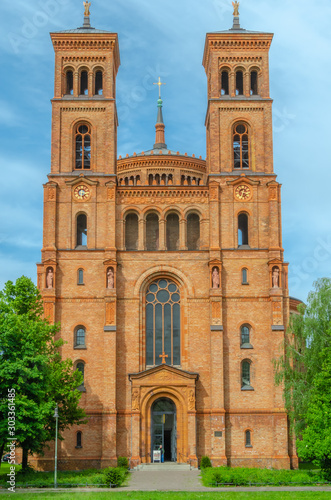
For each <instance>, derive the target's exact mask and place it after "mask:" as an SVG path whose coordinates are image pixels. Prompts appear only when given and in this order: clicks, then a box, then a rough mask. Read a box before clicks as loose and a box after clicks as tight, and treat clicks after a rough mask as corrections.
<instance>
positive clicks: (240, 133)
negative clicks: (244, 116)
mask: <svg viewBox="0 0 331 500" xmlns="http://www.w3.org/2000/svg"><path fill="white" fill-rule="evenodd" d="M233 159H234V164H233V166H234V168H249V141H248V127H247V125H246V123H237V124H236V125H235V126H234V130H233Z"/></svg>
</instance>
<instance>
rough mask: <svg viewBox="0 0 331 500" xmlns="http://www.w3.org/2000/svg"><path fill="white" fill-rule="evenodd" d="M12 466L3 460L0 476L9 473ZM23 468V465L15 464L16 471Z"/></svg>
mask: <svg viewBox="0 0 331 500" xmlns="http://www.w3.org/2000/svg"><path fill="white" fill-rule="evenodd" d="M10 467H12V465H9V464H7V462H2V463H1V467H0V476H5V475H6V474H8V472H9V469H10ZM21 468H22V466H21V465H15V469H16V472H18V471H19V470H21Z"/></svg>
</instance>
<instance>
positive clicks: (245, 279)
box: [241, 267, 248, 285]
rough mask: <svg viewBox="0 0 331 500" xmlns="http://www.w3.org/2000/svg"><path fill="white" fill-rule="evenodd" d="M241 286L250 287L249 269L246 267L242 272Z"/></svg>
mask: <svg viewBox="0 0 331 500" xmlns="http://www.w3.org/2000/svg"><path fill="white" fill-rule="evenodd" d="M241 284H242V285H248V269H247V268H246V267H244V268H243V269H242V270H241Z"/></svg>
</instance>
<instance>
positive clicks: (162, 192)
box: [117, 186, 209, 204]
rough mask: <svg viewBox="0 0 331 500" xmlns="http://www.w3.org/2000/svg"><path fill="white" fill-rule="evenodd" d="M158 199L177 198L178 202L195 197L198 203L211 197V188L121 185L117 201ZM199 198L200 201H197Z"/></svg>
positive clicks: (132, 201) (166, 200) (141, 201)
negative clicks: (128, 186) (129, 186)
mask: <svg viewBox="0 0 331 500" xmlns="http://www.w3.org/2000/svg"><path fill="white" fill-rule="evenodd" d="M155 199H157V200H158V203H161V202H162V201H163V202H164V203H168V202H169V201H170V200H176V201H177V202H185V203H186V202H187V201H188V200H191V199H195V201H196V202H197V203H198V202H199V201H200V202H201V203H206V202H207V201H208V199H209V189H208V188H207V187H202V186H197V188H196V189H195V188H192V187H191V186H190V187H183V188H180V187H174V188H171V187H167V186H165V187H164V188H160V186H157V187H155V188H153V187H151V186H148V187H146V188H141V187H131V188H130V189H128V188H127V187H123V188H121V187H119V188H117V203H118V204H121V203H139V204H142V203H148V204H149V203H153V200H155ZM197 200H198V201H197Z"/></svg>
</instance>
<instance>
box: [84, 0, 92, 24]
mask: <svg viewBox="0 0 331 500" xmlns="http://www.w3.org/2000/svg"><path fill="white" fill-rule="evenodd" d="M83 5H84V7H85V12H84V25H83V28H91V23H90V15H91V13H90V7H91V2H88V1H84V2H83Z"/></svg>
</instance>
